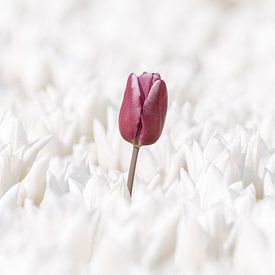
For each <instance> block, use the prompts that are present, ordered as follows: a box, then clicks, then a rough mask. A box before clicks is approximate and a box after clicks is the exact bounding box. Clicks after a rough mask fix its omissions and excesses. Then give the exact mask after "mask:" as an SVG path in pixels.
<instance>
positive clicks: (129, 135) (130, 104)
mask: <svg viewBox="0 0 275 275" xmlns="http://www.w3.org/2000/svg"><path fill="white" fill-rule="evenodd" d="M166 111H167V88H166V84H165V82H164V81H163V80H162V79H161V77H160V75H159V74H157V73H143V74H142V75H140V76H138V77H137V76H136V75H135V74H134V73H131V74H130V75H129V77H128V80H127V85H126V89H125V93H124V98H123V102H122V105H121V109H120V114H119V130H120V133H121V135H122V137H123V138H124V139H125V140H127V141H129V142H131V143H132V144H134V145H137V146H141V145H150V144H153V143H155V142H156V141H157V140H158V138H159V137H160V135H161V132H162V129H163V126H164V121H165V117H166Z"/></svg>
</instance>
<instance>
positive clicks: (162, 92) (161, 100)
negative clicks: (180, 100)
mask: <svg viewBox="0 0 275 275" xmlns="http://www.w3.org/2000/svg"><path fill="white" fill-rule="evenodd" d="M166 111H167V89H166V85H165V82H164V81H163V80H157V81H155V82H154V84H153V86H152V88H151V90H150V92H149V94H148V96H147V98H146V99H145V102H144V105H143V110H142V113H141V125H142V128H141V132H140V136H139V143H140V144H141V145H150V144H153V143H154V142H156V141H157V140H158V138H159V136H160V134H161V132H162V128H163V125H164V121H165V117H166Z"/></svg>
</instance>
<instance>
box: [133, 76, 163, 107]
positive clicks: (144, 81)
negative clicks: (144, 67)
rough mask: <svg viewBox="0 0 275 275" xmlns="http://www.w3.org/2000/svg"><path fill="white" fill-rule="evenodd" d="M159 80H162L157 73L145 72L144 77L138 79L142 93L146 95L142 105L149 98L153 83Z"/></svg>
mask: <svg viewBox="0 0 275 275" xmlns="http://www.w3.org/2000/svg"><path fill="white" fill-rule="evenodd" d="M159 79H160V75H159V74H157V73H153V74H151V73H145V72H144V73H143V74H142V75H140V76H139V77H138V80H139V84H140V90H141V91H142V93H143V95H144V97H143V101H142V103H143V102H144V100H145V99H146V97H147V96H148V93H149V91H150V88H151V87H152V85H153V83H154V82H155V81H157V80H159Z"/></svg>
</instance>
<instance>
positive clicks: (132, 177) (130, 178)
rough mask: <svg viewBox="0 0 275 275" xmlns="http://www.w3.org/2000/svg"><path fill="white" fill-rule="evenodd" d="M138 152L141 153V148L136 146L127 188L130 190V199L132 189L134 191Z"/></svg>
mask: <svg viewBox="0 0 275 275" xmlns="http://www.w3.org/2000/svg"><path fill="white" fill-rule="evenodd" d="M138 151H139V146H137V145H134V146H133V152H132V158H131V164H130V168H129V174H128V181H127V186H128V189H129V193H130V197H131V196H132V189H133V183H134V177H135V170H136V165H137V158H138Z"/></svg>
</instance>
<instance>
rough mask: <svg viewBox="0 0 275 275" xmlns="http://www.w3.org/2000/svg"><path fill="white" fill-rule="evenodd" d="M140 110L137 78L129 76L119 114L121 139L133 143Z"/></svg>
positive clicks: (138, 123)
mask: <svg viewBox="0 0 275 275" xmlns="http://www.w3.org/2000/svg"><path fill="white" fill-rule="evenodd" d="M141 110H142V102H141V92H140V87H139V83H138V78H137V76H136V75H135V74H134V73H132V74H130V75H129V77H128V80H127V85H126V89H125V93H124V98H123V101H122V105H121V109H120V113H119V130H120V133H121V135H122V137H123V138H124V139H125V140H127V141H129V142H131V143H133V142H135V140H136V137H137V135H138V132H139V127H140V114H141Z"/></svg>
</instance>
